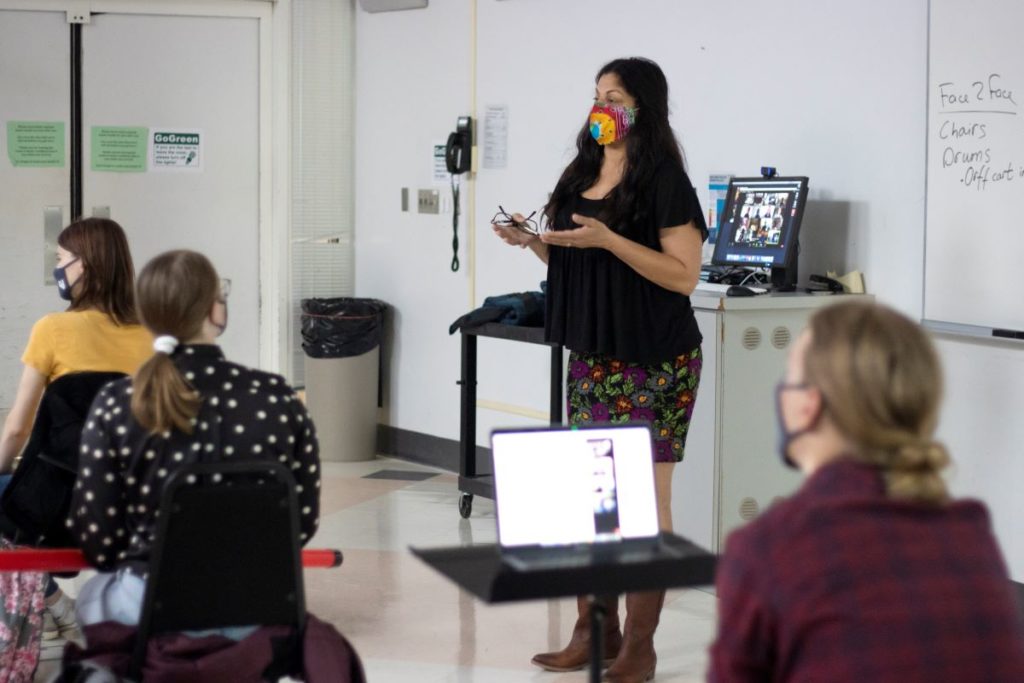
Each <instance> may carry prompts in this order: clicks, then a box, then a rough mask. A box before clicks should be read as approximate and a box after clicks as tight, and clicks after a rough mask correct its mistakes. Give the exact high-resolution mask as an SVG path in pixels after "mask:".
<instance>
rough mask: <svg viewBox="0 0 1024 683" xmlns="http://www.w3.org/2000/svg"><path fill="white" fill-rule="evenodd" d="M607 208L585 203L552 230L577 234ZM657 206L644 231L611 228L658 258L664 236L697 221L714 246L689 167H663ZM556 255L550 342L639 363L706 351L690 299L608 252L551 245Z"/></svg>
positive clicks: (573, 206) (551, 264)
mask: <svg viewBox="0 0 1024 683" xmlns="http://www.w3.org/2000/svg"><path fill="white" fill-rule="evenodd" d="M605 201H606V200H604V199H587V198H586V197H582V196H578V197H576V198H575V201H570V202H568V204H569V205H568V206H565V207H563V209H562V211H560V212H559V215H558V216H557V217H556V220H555V222H554V223H553V224H552V226H551V227H552V228H553V229H555V230H567V229H572V228H574V227H576V226H574V225H573V223H572V220H571V218H570V216H571V215H572V214H573V213H578V214H582V215H584V216H593V217H600V213H601V209H602V207H603V204H604V202H605ZM649 201H651V202H652V204H653V206H652V210H651V211H648V212H646V214H645V215H646V219H645V220H644V221H643V222H642V223H641V224H634V225H626V226H609V227H612V229H613V230H616V231H617V232H619V233H620V234H622V235H623V236H625V237H627V238H629V239H631V240H633V241H635V242H639V243H640V244H642V245H644V246H647V247H650V248H651V249H656V250H658V251H661V241H660V231H661V230H662V229H663V228H672V227H676V226H681V225H686V224H687V223H690V222H691V221H692V222H693V224H694V226H695V228H696V229H698V230H700V232H701V237H702V239H707V236H708V229H707V223H706V222H705V220H704V214H703V211H702V210H701V207H700V202H699V201H698V200H697V192H696V190H695V189H694V187H693V184H692V183H691V182H690V178H689V176H687V175H686V171H684V170H683V168H682V167H681V166H678V165H676V164H674V163H671V162H665V163H662V164H661V166H660V167H659V168H658V171H657V173H656V175H655V178H654V191H653V193H652V195H651V198H650V200H649ZM682 229H686V230H689V229H692V228H682ZM548 254H549V255H548V291H547V300H546V309H547V310H546V313H547V316H546V338H547V340H548V341H555V342H559V343H561V344H563V345H564V346H566V347H567V348H569V349H571V350H573V351H579V352H588V353H599V354H604V355H607V356H610V357H612V358H615V359H617V360H621V361H625V362H633V363H658V362H663V361H668V360H672V359H675V358H676V357H677V356H680V355H682V354H684V353H688V352H690V351H692V350H693V349H695V348H697V347H698V346H699V345H700V343H701V340H702V338H701V334H700V330H699V329H698V328H697V320H696V318H695V317H694V315H693V309H692V308H691V306H690V298H689V297H688V296H684V295H682V294H679V293H678V292H672V291H669V290H667V289H665V288H664V287H661V286H660V285H656V284H655V283H653V282H651V281H650V280H648V279H647V278H645V277H643V276H642V275H640V274H639V273H637V272H636V271H635V270H633V269H632V268H631V267H630V266H628V265H626V263H624V262H623V261H621V260H619V259H618V257H616V256H614V255H613V254H612V253H611V252H610V251H608V250H606V249H596V248H591V249H578V248H570V247H557V246H554V245H551V246H550V247H549V252H548Z"/></svg>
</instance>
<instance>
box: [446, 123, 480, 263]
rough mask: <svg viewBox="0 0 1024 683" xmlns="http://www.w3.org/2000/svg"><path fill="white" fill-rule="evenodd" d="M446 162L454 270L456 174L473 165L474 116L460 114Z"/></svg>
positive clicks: (457, 255) (469, 168) (457, 261)
mask: <svg viewBox="0 0 1024 683" xmlns="http://www.w3.org/2000/svg"><path fill="white" fill-rule="evenodd" d="M444 163H445V165H446V166H447V167H448V172H449V173H451V174H452V272H453V273H455V272H457V271H458V270H459V183H458V181H457V180H456V176H458V175H461V174H463V173H466V172H468V171H469V170H471V169H472V167H473V117H472V116H460V117H459V120H458V122H457V123H456V124H455V131H454V132H453V133H451V134H450V135H449V136H448V143H447V144H446V145H445V148H444Z"/></svg>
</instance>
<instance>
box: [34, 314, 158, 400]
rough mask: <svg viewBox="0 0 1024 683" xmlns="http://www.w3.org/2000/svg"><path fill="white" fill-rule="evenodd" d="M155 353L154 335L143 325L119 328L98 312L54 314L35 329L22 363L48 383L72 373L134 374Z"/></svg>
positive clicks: (41, 320) (119, 326)
mask: <svg viewBox="0 0 1024 683" xmlns="http://www.w3.org/2000/svg"><path fill="white" fill-rule="evenodd" d="M152 354H153V336H152V335H151V334H150V333H149V330H147V329H146V328H144V327H143V326H142V325H117V324H116V323H114V321H113V320H111V318H110V316H108V315H107V314H106V313H103V312H101V311H96V310H88V311H66V312H64V313H51V314H50V315H47V316H45V317H43V318H42V319H40V320H39V322H37V323H36V324H35V325H33V326H32V334H31V335H30V336H29V339H28V347H27V348H26V349H25V353H24V354H23V355H22V357H21V361H22V362H23V363H24V364H25V365H28V366H30V367H33V368H35V369H36V370H38V371H39V372H40V374H42V375H43V376H44V377H45V378H46V381H47V383H49V382H52V381H53V380H55V379H57V378H58V377H62V376H64V375H66V374H68V373H71V372H86V371H90V370H91V371H96V372H123V373H125V374H128V375H132V374H135V371H136V370H138V369H139V366H140V365H142V364H143V363H144V362H145V361H147V360H148V359H149V357H150V356H151V355H152Z"/></svg>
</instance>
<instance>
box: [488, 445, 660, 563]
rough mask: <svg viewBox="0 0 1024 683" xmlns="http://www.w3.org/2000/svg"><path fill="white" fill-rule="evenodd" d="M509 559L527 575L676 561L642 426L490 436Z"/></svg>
mask: <svg viewBox="0 0 1024 683" xmlns="http://www.w3.org/2000/svg"><path fill="white" fill-rule="evenodd" d="M491 455H492V458H493V461H494V470H493V472H494V500H495V509H496V513H497V518H498V544H499V548H500V550H501V553H502V559H503V560H504V561H505V562H506V563H507V564H508V565H510V566H512V567H513V568H515V569H517V570H520V571H528V570H548V569H553V568H559V567H567V566H580V565H585V564H593V563H601V562H608V563H611V564H623V563H629V562H649V561H652V560H655V559H658V558H659V557H676V556H678V551H677V550H676V549H675V548H673V547H671V546H667V545H665V544H664V543H663V542H662V539H661V538H660V536H659V533H658V508H657V501H656V498H655V488H654V465H653V457H652V446H651V434H650V431H649V430H648V428H647V427H646V426H643V425H621V426H603V427H588V428H570V427H552V428H540V429H499V430H495V431H494V432H493V433H492V434H491Z"/></svg>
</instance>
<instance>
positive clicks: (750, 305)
mask: <svg viewBox="0 0 1024 683" xmlns="http://www.w3.org/2000/svg"><path fill="white" fill-rule="evenodd" d="M860 298H864V297H860V296H856V297H855V296H853V295H845V296H820V295H812V294H775V295H762V296H757V297H725V296H722V295H720V294H717V293H705V292H701V291H698V292H695V293H694V295H693V297H691V302H692V304H693V307H694V310H695V312H696V315H697V323H698V324H699V325H700V329H701V332H702V333H703V335H704V344H703V353H704V368H703V372H702V374H701V383H700V388H699V390H698V393H697V404H696V406H695V408H694V413H693V421H692V423H691V425H690V433H689V435H688V437H687V441H686V455H685V458H684V460H683V462H682V464H681V465H680V466H679V467H677V468H676V471H675V475H674V478H673V483H672V519H673V525H674V527H675V530H676V532H677V533H679V534H681V535H682V536H684V537H686V538H688V539H690V540H692V541H693V542H694V543H697V544H698V545H701V546H703V547H706V548H708V549H709V550H711V551H713V552H721V551H722V550H723V549H724V544H725V539H726V537H727V536H728V534H729V532H730V531H732V530H733V529H735V528H736V527H738V526H740V525H742V524H743V523H744V522H746V521H748V520H750V519H753V518H754V517H756V516H757V514H758V513H759V512H760V511H762V510H764V509H765V508H766V507H768V506H769V505H771V504H772V502H773V501H774V500H775V499H776V498H778V497H780V496H785V495H787V494H789V493H791V492H792V491H793V490H795V489H796V487H797V486H798V485H799V483H800V480H801V477H800V475H799V473H797V472H795V471H793V470H790V469H788V468H786V467H785V466H784V465H783V464H782V462H781V461H780V460H779V457H778V454H777V452H776V440H777V438H778V433H777V427H776V422H775V397H774V391H775V385H776V383H777V382H778V381H779V380H780V379H782V376H783V373H784V371H785V367H786V354H787V353H788V352H789V347H790V344H791V343H792V342H793V341H794V340H795V339H796V337H797V336H798V335H799V334H800V332H801V331H802V330H803V328H804V326H805V325H806V323H807V320H808V318H809V317H810V316H811V314H812V313H813V312H814V311H815V310H817V309H819V308H822V307H824V306H828V305H830V304H833V303H837V302H840V301H851V300H854V299H860Z"/></svg>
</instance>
